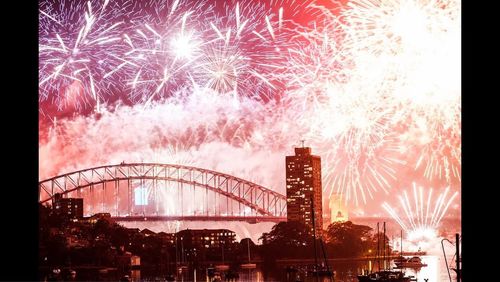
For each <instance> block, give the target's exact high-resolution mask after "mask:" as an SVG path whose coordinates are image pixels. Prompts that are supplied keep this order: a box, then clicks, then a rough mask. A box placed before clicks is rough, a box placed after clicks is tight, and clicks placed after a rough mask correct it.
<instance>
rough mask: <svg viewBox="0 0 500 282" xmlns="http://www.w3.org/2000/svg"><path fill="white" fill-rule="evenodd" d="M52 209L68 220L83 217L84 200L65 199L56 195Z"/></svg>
mask: <svg viewBox="0 0 500 282" xmlns="http://www.w3.org/2000/svg"><path fill="white" fill-rule="evenodd" d="M52 208H53V210H54V212H55V213H56V214H58V215H60V216H63V217H66V218H68V219H72V218H82V217H83V199H82V198H63V197H62V196H61V195H60V194H56V195H55V196H54V200H53V206H52Z"/></svg>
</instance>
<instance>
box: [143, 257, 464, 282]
mask: <svg viewBox="0 0 500 282" xmlns="http://www.w3.org/2000/svg"><path fill="white" fill-rule="evenodd" d="M421 259H422V262H423V263H425V264H427V266H424V267H420V268H405V269H403V271H404V272H405V273H406V275H410V276H414V277H415V278H416V279H417V281H418V282H441V281H449V277H448V272H447V267H446V263H445V262H444V258H442V256H441V257H440V256H431V255H428V256H421ZM450 259H451V258H449V259H448V262H450ZM329 264H330V266H331V267H333V270H334V273H335V279H334V281H335V282H357V281H358V279H357V275H358V274H362V273H367V272H370V271H377V270H378V269H379V265H380V268H381V269H382V268H383V267H384V263H383V261H376V260H353V261H333V260H332V261H330V262H329ZM386 267H388V268H389V267H395V264H394V261H389V260H388V261H387V262H386ZM195 273H196V278H195ZM234 273H237V275H236V276H237V278H228V272H221V273H220V276H219V277H220V278H221V280H219V281H234V282H278V281H279V282H284V281H286V282H288V281H293V282H296V281H304V282H313V281H318V280H316V277H311V275H310V274H309V275H308V274H307V271H305V267H301V266H298V267H296V268H294V270H290V267H288V268H287V265H284V264H282V265H279V266H275V267H272V268H269V267H266V268H262V266H261V265H258V266H257V268H256V269H238V270H235V271H234V272H233V274H234ZM141 276H142V279H141V280H140V281H166V280H164V279H162V278H161V277H157V276H156V277H155V275H150V274H147V275H146V274H145V273H142V275H141V274H140V273H137V274H135V275H133V277H134V278H135V277H141ZM233 276H234V275H233ZM450 276H451V279H452V281H454V280H456V276H455V273H454V272H453V271H450ZM133 280H134V281H139V280H135V279H133ZM175 281H186V282H187V281H203V282H212V281H214V278H213V276H212V277H209V276H208V275H207V273H206V271H201V270H198V271H197V272H195V271H194V270H191V271H186V272H183V273H181V274H179V275H177V277H176V280H175ZM319 281H321V282H327V281H330V279H329V278H327V277H324V278H320V279H319Z"/></svg>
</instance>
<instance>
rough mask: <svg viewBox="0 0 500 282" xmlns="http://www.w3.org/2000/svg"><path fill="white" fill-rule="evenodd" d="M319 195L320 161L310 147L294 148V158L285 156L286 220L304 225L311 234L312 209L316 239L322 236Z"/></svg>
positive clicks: (320, 192)
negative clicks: (312, 153)
mask: <svg viewBox="0 0 500 282" xmlns="http://www.w3.org/2000/svg"><path fill="white" fill-rule="evenodd" d="M322 192H323V189H322V185H321V158H320V157H319V156H314V155H311V148H309V147H302V148H295V155H294V156H287V157H286V199H287V205H286V207H287V220H288V221H298V222H301V223H303V224H305V225H306V227H307V228H308V230H309V231H310V232H311V234H312V232H313V230H314V229H313V214H312V207H313V206H314V214H315V215H314V221H315V222H314V225H315V226H316V236H317V237H320V236H322V234H323V209H322V199H321V198H322V197H321V195H322ZM311 200H312V201H311Z"/></svg>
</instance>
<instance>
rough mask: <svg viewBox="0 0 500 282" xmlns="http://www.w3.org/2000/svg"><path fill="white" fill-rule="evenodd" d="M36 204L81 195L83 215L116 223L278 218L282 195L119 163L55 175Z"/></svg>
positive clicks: (184, 170) (199, 173)
mask: <svg viewBox="0 0 500 282" xmlns="http://www.w3.org/2000/svg"><path fill="white" fill-rule="evenodd" d="M38 188H39V201H40V203H44V204H48V203H49V202H51V201H52V200H54V197H55V195H56V194H60V195H61V196H62V197H63V198H65V197H66V198H83V199H84V200H83V201H84V207H83V209H84V214H85V215H92V214H95V213H101V212H104V213H110V214H111V216H112V217H113V218H115V220H117V221H137V220H148V221H151V220H153V221H154V220H180V221H183V220H206V221H219V220H230V221H235V220H237V221H247V222H251V223H254V222H260V221H271V222H280V221H285V220H286V197H285V196H284V195H282V194H280V193H277V192H275V191H272V190H270V189H267V188H265V187H263V186H261V185H258V184H255V183H252V182H250V181H247V180H244V179H241V178H238V177H234V176H231V175H228V174H224V173H220V172H216V171H212V170H207V169H202V168H197V167H190V166H184V165H173V164H159V163H131V164H125V163H121V164H118V165H106V166H99V167H93V168H88V169H84V170H79V171H75V172H71V173H67V174H63V175H59V176H55V177H52V178H49V179H46V180H43V181H40V182H39V184H38Z"/></svg>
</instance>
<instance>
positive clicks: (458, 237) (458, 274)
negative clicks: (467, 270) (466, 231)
mask: <svg viewBox="0 0 500 282" xmlns="http://www.w3.org/2000/svg"><path fill="white" fill-rule="evenodd" d="M459 240H460V235H459V234H458V233H456V234H455V241H456V244H455V245H456V246H455V247H456V249H457V250H456V252H457V260H456V263H457V282H460V281H461V278H462V277H461V276H462V273H461V272H460V246H459V243H460V241H459Z"/></svg>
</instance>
